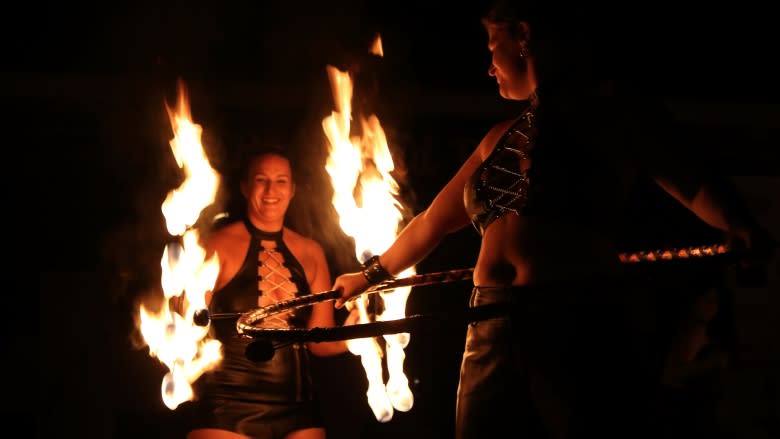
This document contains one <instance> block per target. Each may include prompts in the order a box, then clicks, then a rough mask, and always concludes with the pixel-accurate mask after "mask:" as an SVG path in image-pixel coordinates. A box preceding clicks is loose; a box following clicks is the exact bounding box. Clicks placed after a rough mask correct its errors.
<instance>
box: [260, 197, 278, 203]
mask: <svg viewBox="0 0 780 439" xmlns="http://www.w3.org/2000/svg"><path fill="white" fill-rule="evenodd" d="M278 202H279V199H278V198H263V204H276V203H278Z"/></svg>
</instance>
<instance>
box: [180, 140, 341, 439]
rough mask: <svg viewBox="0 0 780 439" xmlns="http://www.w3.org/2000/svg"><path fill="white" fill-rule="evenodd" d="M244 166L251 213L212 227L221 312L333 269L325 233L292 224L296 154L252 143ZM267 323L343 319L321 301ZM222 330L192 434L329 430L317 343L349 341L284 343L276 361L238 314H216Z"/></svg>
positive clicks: (313, 287)
mask: <svg viewBox="0 0 780 439" xmlns="http://www.w3.org/2000/svg"><path fill="white" fill-rule="evenodd" d="M243 164H244V165H245V170H244V172H243V173H242V174H241V175H240V184H239V185H240V190H241V194H242V196H243V198H244V200H245V210H244V214H243V216H242V217H241V218H240V219H238V220H234V221H231V222H229V223H227V224H225V225H221V226H219V227H217V228H216V229H215V230H214V231H213V232H212V233H211V234H210V235H209V236H207V237H206V239H205V241H206V245H205V247H206V250H207V254H209V255H212V254H215V255H216V256H217V258H218V261H219V275H218V277H217V281H216V283H215V286H214V289H213V292H209V293H207V294H206V304H207V306H208V309H209V311H210V312H211V313H213V314H222V313H233V314H236V315H237V314H240V313H244V312H248V311H250V310H252V309H255V308H257V307H261V306H268V305H271V304H273V303H276V302H279V301H283V300H289V299H291V298H293V297H300V296H304V295H308V294H311V293H313V292H318V291H324V290H326V289H327V287H328V286H329V283H330V271H329V268H328V263H327V260H326V259H325V254H324V252H323V249H322V247H321V246H320V244H318V243H317V242H316V241H314V240H312V239H310V238H308V237H306V236H304V235H301V234H300V233H297V232H296V231H294V230H292V229H290V228H288V227H286V226H285V225H284V222H285V216H286V214H287V211H288V208H289V206H290V202H291V201H292V199H293V197H294V196H295V194H296V189H297V187H296V183H295V179H294V175H293V170H292V163H291V161H290V159H289V158H288V156H287V154H286V152H285V151H284V150H283V149H280V148H267V147H266V148H262V149H259V150H254V151H251V154H250V155H249V156H248V160H246V161H245V162H244V163H243ZM262 326H263V327H267V328H278V329H285V328H311V327H314V326H317V327H323V328H324V327H332V326H335V321H334V315H333V309H332V307H331V306H329V305H327V304H324V303H323V304H319V305H315V306H312V307H310V308H307V309H304V310H302V311H293V312H287V313H284V314H280V315H276V316H274V318H272V319H266V320H264V321H263V322H262ZM211 330H212V334H213V335H214V337H215V338H216V339H218V340H220V341H221V342H222V344H223V360H222V362H221V364H220V365H219V366H217V367H216V368H215V369H214V370H212V371H210V372H208V373H206V374H204V375H203V376H202V377H201V379H199V380H198V381H197V382H196V383H195V392H196V402H195V403H194V404H195V413H197V415H196V416H195V417H194V418H193V430H191V431H190V433H189V435H188V438H190V439H202V438H217V437H255V438H268V439H276V438H283V437H289V435H291V434H293V433H294V434H295V435H296V436H295V437H299V438H324V437H325V424H324V421H323V419H322V417H321V415H320V412H319V405H318V401H319V399H318V392H317V389H316V386H315V385H314V383H313V381H312V375H311V373H312V372H311V361H310V357H309V355H310V353H313V354H315V355H320V356H332V355H336V354H340V353H343V352H346V351H347V348H346V344H345V343H344V342H342V341H336V342H321V343H292V344H285V345H284V346H281V345H280V346H276V349H275V351H274V355H273V356H272V357H271V358H268V359H265V360H266V361H262V360H261V361H256V359H254V358H252V357H251V355H247V350H248V349H250V347H251V340H250V339H248V338H246V337H239V336H238V334H237V333H236V325H235V319H225V320H215V321H213V322H212V328H211Z"/></svg>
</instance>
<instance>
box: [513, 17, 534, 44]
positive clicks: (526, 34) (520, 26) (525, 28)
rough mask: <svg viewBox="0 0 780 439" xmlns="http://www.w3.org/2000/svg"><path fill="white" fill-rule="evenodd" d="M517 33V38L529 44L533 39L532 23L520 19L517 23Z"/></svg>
mask: <svg viewBox="0 0 780 439" xmlns="http://www.w3.org/2000/svg"><path fill="white" fill-rule="evenodd" d="M515 35H516V36H517V39H519V40H522V41H524V42H525V43H526V44H528V42H529V41H531V25H529V24H528V22H527V21H518V22H516V23H515Z"/></svg>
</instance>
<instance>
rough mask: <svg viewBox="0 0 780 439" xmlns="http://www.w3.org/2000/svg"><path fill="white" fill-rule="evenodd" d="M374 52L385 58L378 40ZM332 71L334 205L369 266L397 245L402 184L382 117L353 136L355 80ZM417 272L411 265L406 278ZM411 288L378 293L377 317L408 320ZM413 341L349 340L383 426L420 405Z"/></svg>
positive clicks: (361, 305) (363, 307) (364, 317)
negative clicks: (411, 373)
mask: <svg viewBox="0 0 780 439" xmlns="http://www.w3.org/2000/svg"><path fill="white" fill-rule="evenodd" d="M372 53H375V54H381V41H380V40H379V38H378V37H377V40H376V41H375V43H374V46H373V48H372ZM327 73H328V78H329V80H330V83H331V88H332V91H333V99H334V102H335V107H336V110H335V111H333V112H331V115H330V116H329V117H326V118H325V119H324V120H323V121H322V127H323V130H324V132H325V135H326V137H327V138H328V142H329V156H328V160H327V163H326V170H327V171H328V174H329V175H330V178H331V183H332V185H333V189H334V191H333V199H332V202H333V206H334V207H335V208H336V211H337V212H338V214H339V225H340V226H341V228H342V230H343V231H344V232H345V233H346V234H347V235H349V236H351V237H352V238H354V240H355V253H356V256H357V258H358V260H359V261H360V262H364V260H365V259H366V258H367V255H368V256H370V255H373V254H380V253H382V252H383V251H385V250H386V249H387V248H388V247H389V246H390V244H392V242H393V241H394V239H395V237H396V236H397V234H398V233H399V232H400V227H401V221H402V219H403V214H402V210H401V209H402V207H403V206H402V205H401V203H400V202H399V200H398V193H399V191H398V189H399V188H398V184H397V182H396V181H395V179H394V178H393V177H392V175H391V174H392V172H393V170H394V163H393V159H392V156H391V155H390V150H389V148H388V146H387V138H386V136H385V133H384V130H383V129H382V126H381V124H380V123H379V119H378V118H377V117H376V116H374V115H370V116H368V117H361V118H360V126H361V128H362V136H360V137H351V136H350V134H351V121H352V103H351V102H352V90H353V86H352V78H351V76H350V74H349V73H346V72H342V71H339V70H338V69H336V68H335V67H332V66H328V67H327ZM414 273H415V270H414V268H413V267H411V268H409V269H407V270H406V271H405V272H404V273H402V274H401V275H402V276H410V275H413V274H414ZM410 290H411V288H410V287H403V288H398V289H396V290H392V291H388V292H383V293H378V294H380V295H381V296H382V299H383V300H384V305H385V311H384V312H382V313H381V314H379V315H377V316H376V319H377V320H390V319H398V318H403V317H404V316H405V312H406V299H407V298H408V296H409V292H410ZM350 303H352V304H353V306H357V307H358V312H359V315H360V320H359V323H367V322H369V321H370V316H369V313H368V311H367V303H368V299H367V297H366V296H362V297H360V298H358V300H355V301H354V302H350ZM409 339H410V335H409V334H408V333H401V334H390V335H385V336H384V341H385V343H384V350H383V348H382V346H380V344H379V343H378V341H377V339H376V338H373V337H368V338H362V339H353V340H348V341H347V346H348V347H349V350H350V352H352V353H353V354H355V355H359V356H360V357H361V362H362V364H363V368H364V369H365V372H366V376H367V378H368V390H367V392H366V395H367V397H368V403H369V406H370V407H371V409H372V411H373V412H374V416H375V417H376V419H377V420H378V421H380V422H387V421H389V420H390V419H392V416H393V409H396V410H400V411H408V410H410V409H411V408H412V405H413V403H414V397H413V395H412V392H411V390H410V389H409V382H408V379H407V378H406V375H405V374H404V371H403V362H404V359H405V353H404V348H406V346H407V345H408V344H409ZM383 355H384V356H386V360H387V370H388V381H387V383H384V381H383V369H382V357H383Z"/></svg>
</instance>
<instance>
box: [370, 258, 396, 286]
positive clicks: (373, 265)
mask: <svg viewBox="0 0 780 439" xmlns="http://www.w3.org/2000/svg"><path fill="white" fill-rule="evenodd" d="M363 276H364V277H365V278H366V280H367V281H368V284H369V285H376V284H378V283H380V282H384V281H386V280H388V279H392V278H393V275H392V274H390V273H389V272H388V271H387V270H386V269H385V267H383V266H382V264H380V263H379V256H376V255H375V256H371V257H370V258H369V259H368V260H367V261H366V262H365V263H364V264H363Z"/></svg>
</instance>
